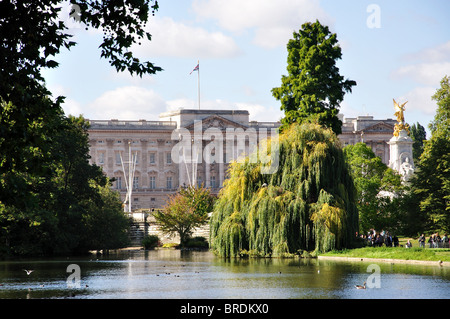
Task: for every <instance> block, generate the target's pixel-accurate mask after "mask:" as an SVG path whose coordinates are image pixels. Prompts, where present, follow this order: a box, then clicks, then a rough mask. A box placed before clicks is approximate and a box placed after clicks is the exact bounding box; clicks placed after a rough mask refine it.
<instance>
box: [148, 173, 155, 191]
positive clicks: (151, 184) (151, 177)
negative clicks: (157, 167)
mask: <svg viewBox="0 0 450 319" xmlns="http://www.w3.org/2000/svg"><path fill="white" fill-rule="evenodd" d="M149 186H150V189H155V188H156V177H155V176H150V185H149Z"/></svg>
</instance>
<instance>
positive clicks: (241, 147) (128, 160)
mask: <svg viewBox="0 0 450 319" xmlns="http://www.w3.org/2000/svg"><path fill="white" fill-rule="evenodd" d="M341 120H342V121H343V126H342V134H341V135H339V138H340V140H341V141H342V143H343V145H349V144H356V143H358V142H364V143H366V144H367V145H369V146H370V147H371V148H372V149H373V151H374V153H375V154H376V155H378V156H379V157H381V159H382V160H383V162H384V163H386V164H387V163H388V162H389V145H388V144H387V142H388V141H389V139H390V138H391V137H392V132H393V130H394V124H395V123H396V121H395V120H391V119H387V120H375V119H374V118H373V117H372V116H359V117H357V118H346V119H344V118H341ZM89 122H90V128H89V131H88V132H89V140H90V156H91V159H90V161H91V163H95V164H97V165H99V166H101V167H102V168H103V171H104V172H105V174H106V175H107V176H108V177H110V178H114V179H115V181H114V183H113V187H114V188H115V189H117V190H118V191H120V193H121V196H122V199H123V200H125V198H126V194H127V188H128V189H130V186H131V185H132V196H131V201H130V202H131V209H132V210H133V211H134V210H136V209H141V208H150V209H151V208H160V207H162V206H163V205H164V204H165V200H166V198H167V196H168V195H169V194H173V193H175V192H176V191H177V190H178V189H179V188H180V187H186V186H188V185H192V184H196V185H204V186H205V187H209V188H211V190H212V192H213V193H218V191H219V190H220V188H221V187H222V184H223V182H224V180H225V179H226V174H227V169H228V165H229V163H230V162H231V161H233V160H239V159H241V158H243V156H246V155H248V154H250V153H251V152H252V151H253V150H254V148H255V147H256V146H257V145H258V144H259V142H260V141H261V140H263V139H264V140H265V139H266V138H271V137H272V139H275V138H276V137H277V136H276V129H277V128H278V127H279V126H280V123H279V122H256V121H249V112H248V111H245V110H188V109H180V110H177V111H171V112H166V113H162V114H160V120H159V121H147V120H137V121H122V120H118V119H112V120H89ZM258 156H263V155H261V154H259V155H258Z"/></svg>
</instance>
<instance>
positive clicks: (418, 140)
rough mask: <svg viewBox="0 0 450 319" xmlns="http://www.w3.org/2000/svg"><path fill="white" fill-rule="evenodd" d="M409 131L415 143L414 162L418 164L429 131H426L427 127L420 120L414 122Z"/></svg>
mask: <svg viewBox="0 0 450 319" xmlns="http://www.w3.org/2000/svg"><path fill="white" fill-rule="evenodd" d="M409 131H410V136H411V138H412V140H413V141H414V143H413V159H414V164H415V165H417V163H419V158H420V155H422V153H423V144H424V141H425V140H426V139H427V132H426V131H425V128H424V127H423V126H422V125H420V123H419V122H417V123H414V124H413V125H412V126H411V127H410V129H409Z"/></svg>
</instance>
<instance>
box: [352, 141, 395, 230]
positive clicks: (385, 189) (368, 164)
mask: <svg viewBox="0 0 450 319" xmlns="http://www.w3.org/2000/svg"><path fill="white" fill-rule="evenodd" d="M344 154H345V157H346V160H347V162H348V164H349V165H350V168H351V174H352V177H353V180H354V183H355V186H356V190H357V196H356V200H357V207H358V211H359V222H360V224H359V225H360V231H361V232H365V231H367V230H369V229H371V228H375V229H377V230H381V229H389V230H391V231H394V230H399V228H400V226H401V218H400V215H401V212H402V206H401V205H400V201H401V198H402V196H403V194H404V189H403V186H402V184H401V178H400V175H399V174H397V173H396V172H395V171H393V170H392V169H390V168H388V167H387V165H386V164H384V163H383V162H382V161H381V159H380V158H379V157H378V156H376V155H375V154H374V152H373V151H372V149H371V148H370V147H369V146H367V145H366V144H364V143H357V144H355V145H348V146H346V147H345V148H344Z"/></svg>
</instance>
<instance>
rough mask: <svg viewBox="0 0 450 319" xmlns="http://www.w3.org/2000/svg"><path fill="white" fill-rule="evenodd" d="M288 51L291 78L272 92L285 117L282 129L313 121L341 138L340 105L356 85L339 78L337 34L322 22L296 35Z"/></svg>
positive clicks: (282, 82) (303, 29)
mask: <svg viewBox="0 0 450 319" xmlns="http://www.w3.org/2000/svg"><path fill="white" fill-rule="evenodd" d="M287 51H288V58H287V71H288V75H287V76H285V75H283V76H282V78H281V86H280V87H277V88H273V89H272V94H273V96H274V97H275V98H276V99H277V100H279V101H280V102H281V110H283V111H284V114H285V116H284V118H282V120H281V122H282V124H283V126H282V128H287V127H288V126H289V124H291V123H301V122H303V121H305V120H311V119H313V120H314V121H317V122H318V123H319V124H321V125H325V126H326V127H329V128H331V129H332V130H333V131H334V132H335V133H336V134H340V133H341V126H342V122H341V121H340V120H339V118H338V117H337V114H338V112H339V107H340V103H341V102H342V101H343V99H344V94H345V93H346V92H351V90H352V86H354V85H356V82H355V81H352V80H348V79H347V80H344V77H343V76H341V75H340V74H339V68H338V67H337V66H336V61H337V60H339V59H341V57H342V52H341V47H340V46H339V44H338V40H337V36H336V34H335V33H331V32H330V31H329V29H328V27H327V26H324V25H322V24H320V22H319V21H316V22H315V23H305V24H303V25H302V28H301V29H300V30H299V32H294V34H293V39H291V40H289V42H288V44H287Z"/></svg>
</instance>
